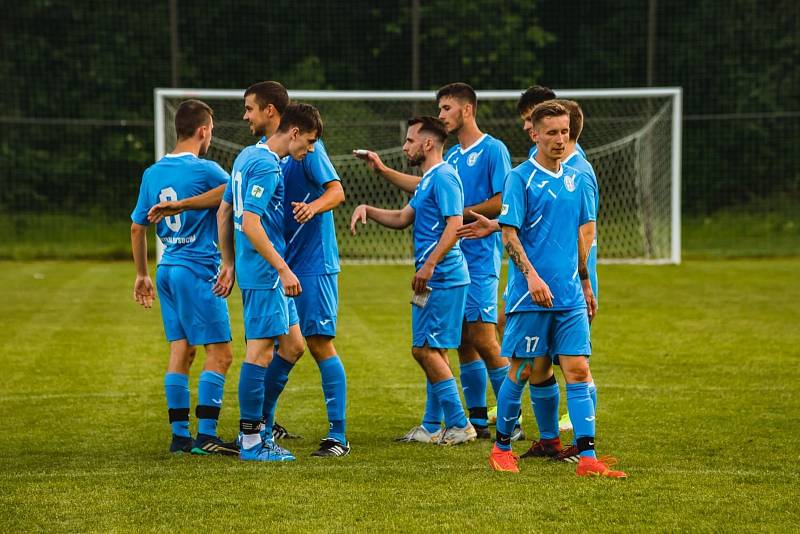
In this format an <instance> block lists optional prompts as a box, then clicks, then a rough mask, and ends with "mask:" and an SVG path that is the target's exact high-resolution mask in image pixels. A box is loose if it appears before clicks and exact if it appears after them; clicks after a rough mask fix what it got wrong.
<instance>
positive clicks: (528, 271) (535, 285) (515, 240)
mask: <svg viewBox="0 0 800 534" xmlns="http://www.w3.org/2000/svg"><path fill="white" fill-rule="evenodd" d="M503 245H504V246H505V249H506V251H507V252H508V257H509V259H510V260H511V261H512V262H513V263H514V265H515V266H516V268H517V269H519V272H521V273H522V274H523V275H524V276H525V279H526V280H527V282H528V291H529V292H530V294H531V298H532V299H533V301H534V302H535V303H536V304H538V305H539V306H544V307H545V308H552V307H553V294H552V293H551V292H550V288H549V287H548V285H547V283H545V281H544V280H542V279H541V278H540V277H539V274H538V273H537V272H536V269H534V268H533V265H532V264H531V262H530V260H528V255H527V254H525V249H524V248H523V247H522V243H521V242H520V240H519V236H518V235H517V229H516V228H514V227H513V226H503Z"/></svg>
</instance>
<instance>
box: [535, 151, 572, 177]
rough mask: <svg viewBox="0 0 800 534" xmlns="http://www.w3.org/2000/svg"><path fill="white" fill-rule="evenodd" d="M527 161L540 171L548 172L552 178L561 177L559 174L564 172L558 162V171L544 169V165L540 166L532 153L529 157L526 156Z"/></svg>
mask: <svg viewBox="0 0 800 534" xmlns="http://www.w3.org/2000/svg"><path fill="white" fill-rule="evenodd" d="M528 161H530V162H531V163H533V164H534V166H535V167H536V168H537V169H538V170H540V171H542V172H543V173H545V174H549V175H550V176H552V177H553V178H561V175H562V174H563V173H564V166H563V165H561V164H559V166H558V172H553V171H549V170H547V169H545V168H544V167H542V165H541V164H540V163H539V162H538V161H536V156H535V155H533V156H531V157H530V158H528Z"/></svg>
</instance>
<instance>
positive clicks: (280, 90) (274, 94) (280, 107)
mask: <svg viewBox="0 0 800 534" xmlns="http://www.w3.org/2000/svg"><path fill="white" fill-rule="evenodd" d="M248 95H255V97H256V103H257V104H258V107H259V108H261V109H264V108H265V107H267V106H268V105H269V104H272V105H273V106H275V109H276V110H277V111H278V113H280V114H281V115H283V112H284V111H286V106H288V105H289V93H287V92H286V88H285V87H284V86H283V85H281V84H280V83H279V82H271V81H269V82H259V83H254V84H253V85H251V86H250V87H248V88H247V89H246V90H245V92H244V96H245V98H246V97H247V96H248Z"/></svg>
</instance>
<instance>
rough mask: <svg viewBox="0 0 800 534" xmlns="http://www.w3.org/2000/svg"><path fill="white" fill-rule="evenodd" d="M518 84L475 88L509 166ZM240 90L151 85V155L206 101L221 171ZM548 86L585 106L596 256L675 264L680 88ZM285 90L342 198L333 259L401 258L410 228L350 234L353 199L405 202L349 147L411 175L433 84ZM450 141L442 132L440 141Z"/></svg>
mask: <svg viewBox="0 0 800 534" xmlns="http://www.w3.org/2000/svg"><path fill="white" fill-rule="evenodd" d="M521 92H522V90H519V91H478V92H477V93H478V113H477V117H478V125H479V126H480V127H481V129H482V130H483V131H485V132H487V133H489V134H491V135H492V136H494V137H497V138H498V139H501V140H502V141H503V142H505V144H506V146H508V149H509V150H510V152H511V157H512V160H513V162H514V164H515V165H516V164H517V163H519V162H521V161H523V160H524V159H525V158H526V157H527V154H528V149H529V148H530V145H531V143H530V140H529V139H528V138H527V136H526V135H525V133H524V132H523V131H522V128H521V123H520V120H519V117H518V116H517V112H516V102H517V98H518V97H519V95H520V93H521ZM243 94H244V89H237V90H206V89H156V90H155V117H156V120H155V137H156V143H155V145H156V159H159V158H161V157H162V156H163V155H164V154H165V153H166V152H168V151H169V150H170V149H171V147H172V146H173V145H174V144H175V140H176V139H175V129H174V116H175V111H176V110H177V108H178V104H180V102H182V101H183V100H185V99H187V98H198V99H200V100H203V101H204V102H206V103H208V104H209V105H210V106H211V107H212V108H213V109H214V117H215V118H214V138H213V141H212V143H211V149H210V150H209V153H208V155H207V157H208V158H210V159H213V160H215V161H217V162H218V163H219V164H220V165H222V167H223V168H225V169H226V170H228V171H230V169H231V165H232V164H233V160H234V159H235V157H236V155H237V154H238V153H239V151H240V150H241V149H242V148H244V147H245V146H247V145H250V144H253V143H255V141H256V139H255V138H254V137H253V136H252V135H251V133H250V130H249V128H248V124H247V123H246V122H245V121H243V120H242V115H243V113H244V108H243V97H242V95H243ZM556 94H557V95H558V96H559V98H569V99H573V100H576V101H577V102H578V103H579V104H580V105H581V107H582V108H583V111H584V115H585V124H584V130H583V134H582V135H581V138H580V140H579V142H580V144H581V146H582V147H583V148H584V150H585V151H586V154H587V157H588V159H589V161H590V162H591V163H592V165H593V166H594V169H595V172H596V173H597V180H598V183H599V187H600V209H599V212H598V251H599V258H600V261H601V262H631V263H633V262H638V263H679V262H680V136H681V129H680V127H681V124H680V120H681V90H680V89H675V88H665V89H608V90H576V91H568V90H564V91H556ZM289 95H290V97H291V98H292V99H294V100H299V101H303V102H308V103H311V104H314V105H315V106H317V107H318V108H319V110H320V112H321V113H322V120H323V122H324V124H325V132H324V136H323V140H324V142H325V146H326V147H327V149H328V154H329V156H330V158H331V161H332V162H333V165H334V166H335V167H336V170H337V171H338V172H339V176H340V177H341V179H342V184H343V186H344V189H345V195H346V197H347V200H346V202H345V203H344V205H342V206H340V207H339V208H338V209H337V210H336V212H335V214H334V219H335V221H336V232H337V237H338V240H339V251H340V254H341V257H342V259H343V260H345V261H350V262H369V263H406V262H408V263H410V262H411V261H412V248H413V244H412V239H411V232H410V230H406V231H404V232H397V231H391V230H388V229H386V228H383V227H381V226H379V225H377V224H370V225H368V226H367V227H366V228H364V229H360V234H359V236H358V237H355V238H353V237H351V236H350V235H349V228H348V226H349V223H350V214H351V213H352V211H353V209H354V208H355V206H357V205H358V204H362V203H368V204H372V205H376V206H380V207H385V208H401V207H402V206H403V205H404V204H405V203H406V202H407V201H408V195H407V194H405V193H402V192H401V191H399V190H398V189H397V188H395V187H394V186H392V185H390V184H388V183H387V182H386V181H385V180H384V179H383V178H381V177H379V176H376V175H374V174H373V173H372V172H371V171H370V170H369V169H368V168H367V166H366V164H365V163H364V162H363V161H361V160H359V159H356V158H355V157H353V156H352V151H353V149H357V148H366V149H370V150H374V151H376V152H378V154H380V156H381V158H382V159H383V161H384V162H385V163H386V164H387V165H389V166H390V167H394V168H396V169H398V170H401V171H404V172H410V173H413V172H414V170H412V169H409V168H408V166H407V164H406V160H405V156H404V155H403V152H402V145H403V141H404V138H405V133H406V120H407V119H408V118H409V117H411V116H414V115H437V114H438V109H437V106H436V102H435V92H434V91H425V92H422V91H415V92H368V91H289ZM455 142H456V141H455V139H454V138H451V139H450V143H449V144H452V143H455ZM449 144H448V146H449Z"/></svg>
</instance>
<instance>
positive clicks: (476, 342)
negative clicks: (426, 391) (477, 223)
mask: <svg viewBox="0 0 800 534" xmlns="http://www.w3.org/2000/svg"><path fill="white" fill-rule="evenodd" d="M436 101H437V104H438V106H439V119H441V120H442V121H443V122H444V124H445V127H446V129H447V132H448V134H453V135H456V136H457V138H458V144H456V145H455V146H453V147H451V148H450V149H449V150H448V152H447V154H446V155H445V157H444V159H445V161H446V162H447V163H449V164H450V165H452V166H453V167H454V168H455V169H456V172H457V173H458V175H459V177H460V179H461V181H462V184H463V188H464V202H465V205H466V208H465V213H464V219H465V220H469V219H472V217H473V213H474V214H479V215H483V216H486V217H490V218H492V217H496V216H497V215H498V214H499V213H500V193H501V190H502V187H503V179H504V178H505V175H506V173H507V172H508V171H509V170H510V169H511V156H510V155H509V152H508V149H507V148H506V146H505V145H504V144H503V143H502V142H501V141H499V140H498V139H495V138H494V137H492V136H491V135H489V134H487V133H484V132H483V131H481V130H480V128H479V127H478V124H477V121H476V112H477V106H478V101H477V96H476V94H475V91H474V90H473V89H472V87H470V86H469V85H467V84H465V83H452V84H448V85H445V86H444V87H442V88H441V89H439V91H438V92H437V94H436ZM360 157H363V158H364V159H366V160H367V162H368V164H369V165H370V167H372V168H374V169H375V170H376V171H377V172H378V173H379V174H381V175H382V176H384V177H385V178H386V179H387V180H388V181H390V182H391V183H393V184H394V185H396V186H398V187H400V188H401V189H404V190H405V191H408V192H412V191H413V190H414V188H415V187H416V186H417V184H418V183H419V178H418V177H415V176H412V175H407V174H403V173H400V172H398V171H395V170H393V169H389V168H388V167H386V166H385V165H384V164H383V162H382V161H381V160H380V158H379V157H378V156H377V154H375V153H374V152H368V153H367V154H365V155H362V156H360ZM461 247H462V251H463V254H464V257H465V259H466V261H467V265H468V268H469V274H470V280H471V282H470V287H469V291H468V294H467V303H466V307H465V312H464V318H463V320H464V326H463V331H462V338H461V343H460V346H459V348H458V354H459V361H460V367H461V386H462V389H463V392H464V398H465V400H466V403H467V408H468V409H469V415H470V422H471V423H472V424H473V426H474V427H475V429H476V431H477V433H478V437H480V438H489V437H490V434H489V430H488V421H487V403H486V387H487V375H488V381H489V382H490V383H491V385H492V389H493V390H494V393H495V395H497V393H498V391H499V390H500V386H501V384H502V383H503V380H505V375H506V373H507V371H508V360H507V359H506V358H503V357H502V356H500V345H499V344H498V342H497V329H496V324H497V322H498V313H499V314H500V315H502V312H501V311H500V312H499V311H498V306H497V286H498V282H499V277H500V259H501V256H502V249H501V242H500V236H499V235H490V236H487V237H485V238H483V239H475V240H471V241H465V242H462V243H461ZM440 420H441V413H439V412H437V411H436V406H435V405H431V404H430V403H428V410H427V411H426V414H425V417H424V418H423V423H422V425H423V426H424V427H427V428H428V430H433V429H435V428H436V427H438V425H439V421H440ZM523 437H524V436H523V435H522V431H521V429H520V428H519V427H517V430H516V432H515V436H514V438H515V439H520V438H523Z"/></svg>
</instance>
